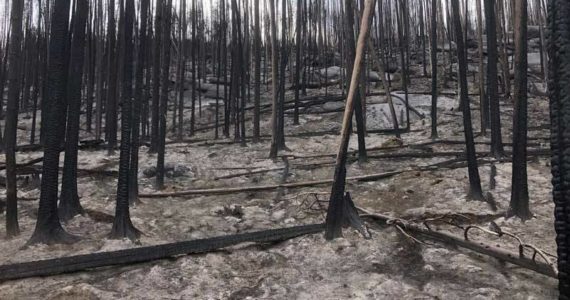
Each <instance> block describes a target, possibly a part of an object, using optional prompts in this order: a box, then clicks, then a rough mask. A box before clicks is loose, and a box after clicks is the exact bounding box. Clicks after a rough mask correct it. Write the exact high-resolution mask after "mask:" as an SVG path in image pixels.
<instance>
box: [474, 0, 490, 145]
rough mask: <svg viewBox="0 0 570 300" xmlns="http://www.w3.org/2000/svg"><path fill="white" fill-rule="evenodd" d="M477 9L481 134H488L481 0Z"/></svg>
mask: <svg viewBox="0 0 570 300" xmlns="http://www.w3.org/2000/svg"><path fill="white" fill-rule="evenodd" d="M476 9H477V49H478V51H479V72H478V73H479V104H480V107H481V108H480V110H481V134H482V135H483V136H485V135H487V127H488V126H489V101H487V100H488V99H487V97H486V94H485V72H484V71H483V70H484V69H485V54H484V53H483V14H482V12H481V0H476Z"/></svg>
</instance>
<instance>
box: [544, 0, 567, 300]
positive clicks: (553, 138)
mask: <svg viewBox="0 0 570 300" xmlns="http://www.w3.org/2000/svg"><path fill="white" fill-rule="evenodd" d="M569 13H570V2H568V1H565V0H549V1H548V28H549V32H550V34H549V39H548V49H549V53H548V56H549V57H550V65H549V67H548V71H549V75H550V76H549V82H548V85H549V87H548V90H549V98H550V119H551V123H552V124H551V127H550V146H551V150H552V157H551V165H552V185H553V193H552V195H553V198H554V205H555V206H554V217H555V221H554V229H555V230H556V244H557V254H558V280H559V282H558V290H559V292H560V294H559V299H570V221H569V219H568V211H569V210H570V193H569V192H570V186H568V184H567V182H568V181H570V169H568V167H569V166H570V156H569V155H568V153H569V150H570V145H569V144H568V143H567V142H566V141H565V140H566V139H567V137H568V135H569V134H570V70H569V66H570V57H569V56H568V47H570V34H569V30H570V29H569V28H570V19H568V14H569Z"/></svg>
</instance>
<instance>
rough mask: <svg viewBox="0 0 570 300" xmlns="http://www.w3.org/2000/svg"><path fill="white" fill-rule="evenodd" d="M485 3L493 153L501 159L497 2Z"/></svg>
mask: <svg viewBox="0 0 570 300" xmlns="http://www.w3.org/2000/svg"><path fill="white" fill-rule="evenodd" d="M484 2H485V23H486V29H487V99H488V100H487V101H488V102H489V108H490V111H491V114H490V116H491V153H492V154H493V155H494V156H495V157H497V158H500V157H503V156H504V155H505V151H504V149H503V137H502V135H501V114H500V106H499V95H498V93H499V90H498V87H497V81H498V76H497V62H498V50H497V49H498V48H497V17H496V15H495V0H484Z"/></svg>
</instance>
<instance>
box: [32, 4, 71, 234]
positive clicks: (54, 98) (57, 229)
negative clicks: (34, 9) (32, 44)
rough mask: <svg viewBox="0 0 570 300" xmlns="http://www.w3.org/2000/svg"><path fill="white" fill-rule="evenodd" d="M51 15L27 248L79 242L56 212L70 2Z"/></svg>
mask: <svg viewBox="0 0 570 300" xmlns="http://www.w3.org/2000/svg"><path fill="white" fill-rule="evenodd" d="M52 12H53V13H52V16H51V34H50V43H49V48H50V49H49V66H48V77H47V83H46V84H47V86H46V87H47V88H46V99H44V100H45V101H44V102H45V103H44V104H45V105H44V106H43V107H44V109H46V112H45V118H44V119H42V125H43V126H45V131H44V134H45V137H44V138H45V145H44V160H43V167H42V183H41V190H40V204H39V209H38V219H37V222H36V228H35V230H34V233H33V235H32V237H31V238H30V240H29V241H28V244H37V243H45V244H56V243H73V242H76V241H77V240H78V238H77V237H76V236H73V235H70V234H68V233H67V232H65V230H64V229H63V227H61V224H60V222H59V216H58V212H57V196H58V195H57V192H58V175H59V174H58V173H59V153H60V147H61V141H62V139H63V135H64V131H63V130H61V127H60V126H61V123H62V122H61V120H62V119H63V118H64V116H65V107H66V105H65V92H66V86H67V84H66V77H67V76H66V73H67V71H68V69H67V68H66V66H67V62H66V61H67V58H68V57H69V55H68V52H67V37H68V26H69V0H55V3H54V7H53V10H52Z"/></svg>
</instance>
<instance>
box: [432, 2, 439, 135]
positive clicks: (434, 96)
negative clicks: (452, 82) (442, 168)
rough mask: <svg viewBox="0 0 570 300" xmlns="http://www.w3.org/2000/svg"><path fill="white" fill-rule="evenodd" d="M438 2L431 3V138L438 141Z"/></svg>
mask: <svg viewBox="0 0 570 300" xmlns="http://www.w3.org/2000/svg"><path fill="white" fill-rule="evenodd" d="M437 137H438V134H437V0H432V1H431V138H432V139H437Z"/></svg>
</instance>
